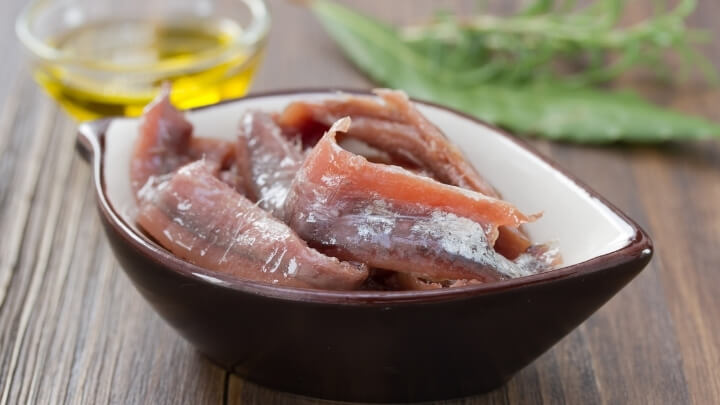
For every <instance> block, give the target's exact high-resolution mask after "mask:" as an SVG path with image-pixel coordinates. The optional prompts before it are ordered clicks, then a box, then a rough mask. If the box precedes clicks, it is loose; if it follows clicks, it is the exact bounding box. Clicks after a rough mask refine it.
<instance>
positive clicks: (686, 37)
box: [310, 0, 720, 143]
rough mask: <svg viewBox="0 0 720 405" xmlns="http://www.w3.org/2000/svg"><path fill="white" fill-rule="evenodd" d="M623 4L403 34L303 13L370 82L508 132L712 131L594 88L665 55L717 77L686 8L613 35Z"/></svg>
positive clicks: (571, 135)
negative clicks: (674, 53)
mask: <svg viewBox="0 0 720 405" xmlns="http://www.w3.org/2000/svg"><path fill="white" fill-rule="evenodd" d="M622 3H623V2H622V1H620V0H597V1H595V2H594V3H593V4H592V5H590V6H589V7H586V8H584V9H581V10H575V9H574V7H572V6H571V7H565V8H564V9H563V8H562V7H559V6H558V5H557V4H555V2H554V1H552V0H539V1H536V2H535V3H534V4H533V5H531V6H530V7H528V8H527V9H525V10H524V11H522V12H520V13H518V14H515V15H513V16H510V17H506V18H500V17H492V16H476V17H472V18H469V19H461V18H458V17H455V16H451V15H447V14H444V15H440V16H438V17H437V18H436V19H435V20H433V21H432V22H430V23H429V24H425V25H421V26H410V27H405V28H403V29H395V28H394V27H392V26H389V25H386V24H384V23H382V22H380V21H377V20H375V19H372V18H370V17H367V16H364V15H362V14H359V13H357V12H355V11H353V10H351V9H348V8H346V7H343V6H340V5H338V4H336V3H334V2H331V1H327V0H315V1H312V2H311V3H310V7H311V8H312V10H313V11H314V12H315V14H316V15H317V16H318V17H319V19H320V21H321V22H322V23H323V25H324V26H325V28H326V30H327V31H328V32H329V33H330V35H331V36H332V37H333V38H334V39H335V41H336V42H337V43H338V44H339V45H340V47H341V48H342V49H343V50H344V52H345V53H346V55H347V56H348V57H349V59H350V60H351V61H353V62H354V63H355V64H356V65H357V66H358V67H359V68H360V69H361V70H363V71H364V72H366V73H367V74H368V75H369V76H370V77H372V78H373V79H374V80H376V81H377V82H379V83H381V84H382V85H386V86H389V87H394V88H400V89H404V90H405V91H407V92H408V93H409V94H410V95H411V96H414V97H417V98H421V99H427V100H431V101H435V102H438V103H443V104H446V105H449V106H451V107H454V108H457V109H459V110H462V111H465V112H467V113H470V114H473V115H475V116H477V117H479V118H481V119H484V120H486V121H488V122H491V123H495V124H497V125H500V126H503V127H506V128H509V129H511V130H514V131H516V132H520V133H526V134H536V135H539V136H544V137H547V138H551V139H560V140H567V141H575V142H585V143H604V142H613V141H626V142H657V141H663V140H668V139H683V138H684V139H691V138H706V137H709V136H712V135H720V126H719V125H717V124H714V123H711V122H708V121H706V120H703V119H700V118H696V117H691V116H686V115H683V114H680V113H677V112H673V111H670V110H667V109H663V108H660V107H657V106H654V105H652V104H650V103H648V102H646V101H644V100H643V99H641V98H640V97H638V96H637V95H635V94H633V93H631V92H611V91H607V90H604V89H599V88H598V87H597V85H598V84H601V83H604V82H607V81H609V80H611V79H614V78H616V77H617V76H618V75H620V74H622V73H623V72H625V71H627V70H628V69H630V68H635V67H638V66H646V67H652V68H653V70H656V71H657V70H658V69H659V68H661V67H663V66H665V65H664V64H663V63H662V56H663V54H664V53H665V51H666V50H668V49H674V50H677V51H679V52H680V54H682V55H684V56H686V57H687V58H688V59H692V60H693V61H694V63H693V64H694V65H696V66H700V67H701V68H703V71H704V73H705V75H706V77H707V78H708V79H709V80H711V81H712V80H716V74H715V71H714V69H713V68H712V66H711V65H710V64H709V63H707V62H706V61H704V59H702V58H701V57H700V56H699V55H698V54H697V53H696V51H695V50H694V49H693V47H692V44H693V43H694V42H695V41H697V40H699V39H702V33H699V32H695V31H691V30H689V29H687V27H686V26H685V24H684V19H685V18H686V17H687V15H688V14H690V13H691V12H692V10H693V9H694V1H692V0H683V1H682V2H681V3H680V4H679V5H678V6H677V7H676V8H674V9H673V10H669V11H667V10H665V11H663V12H662V13H659V14H658V15H656V16H654V17H653V18H651V19H648V20H645V21H643V22H641V23H638V24H636V25H633V26H631V27H627V28H618V27H617V21H618V19H619V16H620V15H621V11H622ZM611 56H615V57H616V60H615V61H614V62H613V61H610V59H611ZM568 66H570V67H575V68H574V69H570V70H569V69H568Z"/></svg>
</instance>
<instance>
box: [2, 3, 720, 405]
mask: <svg viewBox="0 0 720 405" xmlns="http://www.w3.org/2000/svg"><path fill="white" fill-rule="evenodd" d="M24 3H25V1H23V0H9V1H8V0H3V2H2V5H0V50H2V52H3V58H2V63H0V78H2V79H1V80H0V103H1V104H0V105H2V113H1V114H0V241H1V242H0V404H16V403H43V404H45V403H47V404H60V403H88V404H100V403H107V402H111V403H119V404H130V403H148V404H178V403H188V404H204V403H218V404H219V403H233V404H255V403H256V404H269V403H288V404H289V403H301V404H315V403H318V401H315V400H312V399H305V398H298V397H295V396H291V395H287V394H282V393H277V392H273V391H271V390H268V389H266V388H263V387H259V386H257V385H254V384H252V383H250V382H246V381H243V380H242V379H240V378H238V377H236V376H233V375H229V374H228V373H226V372H225V371H223V370H221V369H219V368H217V367H215V366H214V365H212V364H211V363H209V362H208V361H207V360H205V359H204V358H203V357H201V356H200V355H199V354H197V353H196V352H195V350H193V348H192V347H191V346H190V345H189V344H188V343H186V342H185V341H183V340H182V339H181V338H180V337H179V336H178V335H177V334H176V333H175V332H174V331H173V330H171V329H170V328H169V327H168V325H166V324H165V323H164V322H163V321H162V320H161V319H160V318H159V317H158V316H157V315H156V314H155V313H154V312H153V311H152V309H151V308H150V307H149V306H148V305H147V303H146V302H145V301H144V300H143V299H142V298H141V297H140V295H139V294H138V292H137V291H136V290H135V289H134V288H133V286H132V285H131V284H130V283H129V281H128V279H127V278H126V277H125V275H124V274H123V272H122V271H121V269H120V268H119V267H118V264H117V262H116V261H115V259H114V257H113V256H112V254H111V252H110V249H109V246H108V243H107V241H106V239H105V237H104V235H103V233H102V231H101V229H100V224H99V221H98V216H97V214H96V212H95V207H94V204H95V201H94V197H93V195H92V194H91V193H90V190H91V187H90V171H89V170H88V165H87V164H86V163H85V162H83V161H82V160H80V159H79V158H78V157H77V155H76V154H75V152H74V150H73V147H74V142H75V140H74V127H75V124H74V123H73V122H72V121H71V120H70V119H68V118H67V116H66V115H65V114H64V113H63V112H62V111H60V110H58V108H57V107H56V106H55V104H54V103H53V102H52V101H50V100H49V99H48V98H47V97H46V96H45V95H43V94H42V93H41V92H40V91H39V90H38V88H37V87H36V86H35V84H34V83H33V82H32V81H31V79H30V77H29V75H28V73H27V69H26V68H24V65H23V63H22V54H21V51H20V49H19V47H18V45H17V43H16V41H15V38H14V35H13V33H12V24H13V19H14V17H15V16H16V15H17V12H18V10H19V8H20V7H21V5H22V4H24ZM271 3H272V12H273V15H274V29H273V32H272V37H271V41H270V46H269V53H268V55H267V59H266V61H265V63H264V66H263V68H262V72H261V73H260V75H259V77H258V79H257V81H256V83H255V86H254V88H253V91H263V90H267V89H281V88H292V87H307V86H333V85H337V86H344V87H348V86H349V87H367V86H370V83H369V82H368V81H366V80H365V79H364V78H363V76H362V75H361V74H360V73H358V72H357V71H356V70H355V69H353V68H352V67H351V66H350V65H349V64H348V63H347V62H346V61H345V60H343V58H342V57H341V55H340V53H339V52H338V50H337V49H336V48H335V47H334V45H333V43H332V42H331V41H330V40H329V39H328V38H327V37H326V36H325V34H324V33H323V31H322V30H321V28H320V27H319V26H318V25H317V23H316V22H315V21H314V20H313V18H312V17H311V16H310V15H309V13H308V12H307V11H306V10H304V9H302V8H300V7H297V6H293V5H291V4H290V3H288V2H285V1H279V0H277V1H272V2H271ZM356 3H360V2H356ZM448 3H451V4H452V3H453V2H448ZM467 3H468V4H469V3H472V2H471V1H468V2H467ZM495 3H496V4H495V5H496V6H498V7H500V8H501V7H502V6H507V3H505V4H503V3H501V2H499V1H498V2H495ZM434 4H435V5H436V4H437V2H436V3H434ZM434 4H431V2H430V1H418V0H413V1H410V0H404V1H393V2H385V1H380V0H373V1H367V2H362V4H358V5H359V6H361V7H362V8H364V9H366V10H368V11H371V12H374V13H376V14H377V15H381V16H383V17H384V18H387V19H389V20H391V21H394V22H399V21H406V20H410V19H413V18H417V16H420V15H424V14H425V13H426V12H427V11H428V10H430V9H432V8H433V7H434ZM699 8H700V10H699V12H697V13H696V14H695V15H694V16H693V17H692V19H691V20H692V24H693V25H694V26H697V27H703V28H707V29H709V30H711V31H712V32H713V38H714V39H715V43H714V44H712V45H711V46H708V47H707V48H705V49H706V51H707V53H708V55H710V57H711V58H712V59H713V60H714V61H715V62H716V65H720V40H719V39H720V25H718V24H717V21H718V19H720V3H719V2H717V1H715V0H700V5H699ZM648 10H649V7H646V6H645V5H641V4H639V3H637V2H633V12H632V14H633V15H634V16H635V17H637V16H642V15H643V14H645V13H647V12H648ZM655 96H656V98H657V99H658V100H659V101H662V102H663V103H665V104H669V105H672V106H674V107H676V108H678V109H681V110H685V111H689V112H693V113H697V114H701V115H705V116H707V117H709V118H713V119H715V120H716V121H720V109H719V108H718V106H720V91H718V90H714V89H694V90H693V89H688V90H682V91H673V92H663V93H660V94H656V95H655ZM534 143H535V145H536V146H537V147H538V148H539V149H540V150H541V151H542V153H544V154H546V155H549V156H551V157H552V158H553V159H555V160H556V161H558V162H559V163H560V165H561V166H564V167H566V168H568V169H570V171H571V172H573V173H575V174H577V176H579V177H580V178H581V179H583V180H584V181H586V182H587V183H589V184H590V185H591V186H592V187H594V188H595V189H597V190H598V191H600V192H601V193H602V194H604V195H605V196H607V197H608V199H610V201H612V202H614V203H615V204H617V206H619V207H620V208H621V209H623V210H624V211H626V212H627V213H629V214H630V216H631V217H633V218H635V219H636V220H637V221H638V222H639V223H640V224H642V225H643V226H644V227H645V228H646V229H647V231H648V232H649V233H650V235H651V236H652V237H653V238H654V241H655V244H656V249H657V253H656V256H655V259H654V260H653V261H652V263H651V265H650V266H649V267H648V268H647V269H646V270H645V271H644V272H643V273H642V274H641V275H640V276H639V277H638V278H637V279H636V280H635V281H633V282H632V283H631V284H630V285H629V286H628V287H627V288H625V289H624V290H623V291H622V292H620V293H619V294H618V295H617V296H616V297H615V298H613V299H612V300H611V301H610V302H609V303H608V304H607V305H605V306H604V307H603V308H602V309H601V310H600V311H598V312H597V313H596V314H595V315H593V316H592V317H591V318H590V319H589V320H588V321H587V322H585V323H584V324H582V325H581V326H580V327H579V328H578V329H576V330H575V331H574V332H572V333H571V334H570V335H568V336H567V337H566V338H565V339H563V340H562V341H561V342H560V343H559V344H557V345H556V346H555V347H553V348H552V349H551V350H550V351H549V352H547V353H545V354H544V355H543V356H542V357H540V358H539V359H538V360H537V361H536V362H534V363H533V364H531V365H530V366H528V367H527V368H525V369H524V370H522V371H521V372H520V373H519V374H518V375H517V376H516V377H515V378H513V379H512V380H511V381H510V382H509V383H508V384H507V385H506V386H504V387H503V388H500V389H498V390H496V391H494V392H491V393H489V394H487V395H483V396H478V397H474V398H469V399H466V400H463V401H458V402H453V401H450V402H448V404H453V403H457V404H460V403H463V404H486V403H488V404H505V403H529V404H535V403H547V404H551V403H552V404H556V403H568V404H592V403H608V404H619V403H634V404H686V403H687V404H689V403H694V404H703V405H704V404H717V403H720V143H718V142H717V141H715V142H713V141H707V142H697V143H688V144H671V145H665V146H657V147H652V146H647V147H643V146H637V147H621V146H618V147H592V148H591V147H581V146H571V145H559V144H550V143H546V142H540V141H534Z"/></svg>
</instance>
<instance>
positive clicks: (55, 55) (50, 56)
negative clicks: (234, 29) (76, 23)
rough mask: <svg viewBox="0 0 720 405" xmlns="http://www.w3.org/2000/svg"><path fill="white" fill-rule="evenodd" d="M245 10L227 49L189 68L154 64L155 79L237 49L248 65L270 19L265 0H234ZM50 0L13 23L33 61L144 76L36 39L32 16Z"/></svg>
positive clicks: (30, 6) (141, 68) (134, 68)
mask: <svg viewBox="0 0 720 405" xmlns="http://www.w3.org/2000/svg"><path fill="white" fill-rule="evenodd" d="M235 1H237V2H238V3H242V4H244V5H245V7H247V9H248V10H249V12H250V15H251V19H250V22H249V23H248V24H247V26H246V27H243V33H242V35H240V36H238V37H237V38H236V39H235V40H234V41H233V42H232V43H231V44H230V45H229V46H228V47H227V48H225V49H222V50H220V51H219V52H211V53H208V54H203V55H202V58H199V60H198V61H197V62H194V63H193V64H192V65H188V66H185V65H183V66H157V64H154V67H153V71H154V73H156V74H158V75H168V74H179V73H182V72H186V71H189V70H193V69H197V68H198V67H200V66H205V65H213V64H218V63H222V62H224V61H225V60H226V59H228V58H231V57H232V55H233V52H234V51H235V50H236V49H239V48H242V49H248V50H250V52H249V54H248V56H247V58H246V59H245V61H243V63H242V66H245V65H247V64H248V63H251V61H252V59H253V57H254V56H255V55H256V54H257V53H258V52H260V51H261V49H262V46H263V44H264V43H265V41H266V40H267V37H268V33H269V31H270V25H271V17H270V12H269V10H268V6H267V4H266V2H265V0H235ZM48 3H49V0H31V1H29V2H28V3H27V4H26V5H25V6H24V7H23V8H22V10H21V11H20V14H18V16H17V19H16V20H15V35H16V36H17V37H18V39H19V40H20V43H22V44H23V46H24V47H25V49H27V50H28V51H29V52H30V53H31V54H32V55H33V57H34V58H37V59H38V60H40V61H42V62H45V63H47V62H53V63H58V64H66V65H74V66H82V67H83V69H87V70H92V71H95V72H102V73H117V72H122V73H123V74H126V75H127V74H140V75H144V74H146V73H147V65H145V64H138V65H128V64H122V63H114V62H111V61H105V60H96V59H87V58H79V57H75V56H73V55H71V54H68V53H67V52H64V51H62V50H60V49H58V48H57V47H55V46H52V45H50V44H48V43H46V42H45V41H43V40H42V39H39V38H38V37H37V36H36V35H35V34H34V33H33V30H32V28H31V23H32V21H33V18H36V17H34V14H35V13H39V12H40V11H39V9H41V8H42V7H43V6H46V7H47V4H48Z"/></svg>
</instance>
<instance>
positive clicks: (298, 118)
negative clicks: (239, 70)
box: [277, 89, 530, 259]
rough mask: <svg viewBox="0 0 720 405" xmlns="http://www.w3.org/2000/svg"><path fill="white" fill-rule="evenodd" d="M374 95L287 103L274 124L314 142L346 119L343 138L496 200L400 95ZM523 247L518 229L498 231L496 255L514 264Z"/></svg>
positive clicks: (525, 242) (385, 92)
mask: <svg viewBox="0 0 720 405" xmlns="http://www.w3.org/2000/svg"><path fill="white" fill-rule="evenodd" d="M375 93H376V94H377V95H378V96H380V97H381V98H382V99H383V101H384V104H383V103H379V102H377V101H375V100H372V99H369V98H367V97H347V98H345V99H342V100H337V99H335V100H332V99H331V100H326V101H323V102H320V103H311V102H303V101H297V102H294V103H292V104H290V105H289V106H288V107H287V108H286V109H285V111H283V113H282V114H280V115H279V116H278V117H277V121H278V123H279V124H280V125H281V126H282V127H283V128H284V129H286V130H287V131H289V132H293V131H294V132H296V133H297V132H299V133H300V134H302V135H303V136H304V137H305V138H310V139H315V138H316V136H317V135H316V134H317V133H318V131H319V130H323V129H327V128H329V127H330V125H332V124H333V123H334V122H335V121H337V120H338V119H340V118H342V117H344V116H349V117H350V118H351V119H352V120H353V125H352V127H351V128H350V129H349V131H348V133H347V136H349V137H352V138H356V139H359V140H362V141H363V142H365V143H367V144H368V145H370V146H373V147H375V148H378V149H380V150H383V151H386V152H388V153H389V154H391V155H394V156H395V157H396V159H405V160H409V161H410V162H413V163H414V164H416V165H418V166H420V167H421V168H423V169H425V170H426V171H427V172H428V173H430V174H431V175H432V177H433V178H435V179H436V180H438V181H440V182H443V183H446V184H451V185H454V186H458V187H463V188H466V189H469V190H473V191H477V192H480V193H482V194H485V195H487V196H490V197H495V198H500V195H499V194H498V193H497V191H496V190H495V189H494V188H493V187H492V186H491V185H490V184H489V183H488V182H487V181H486V180H485V179H484V178H483V177H482V176H481V175H480V174H479V173H478V172H477V170H475V168H474V167H473V166H472V165H471V164H470V163H469V162H468V161H467V160H466V159H465V157H464V156H463V154H462V153H461V152H460V150H459V149H458V148H457V147H456V146H455V145H453V144H452V143H451V142H450V141H449V140H448V139H447V138H446V137H445V135H444V134H443V133H442V132H441V131H440V130H439V129H438V128H437V127H436V126H435V125H433V124H432V123H431V122H430V121H429V120H428V119H427V118H425V116H423V115H422V114H421V113H420V112H419V111H418V110H417V109H416V108H415V107H414V106H413V105H412V103H411V102H410V101H409V99H408V97H407V95H406V94H405V93H404V92H402V91H397V90H387V89H378V90H375ZM320 133H322V132H320ZM304 141H306V139H305V140H304ZM528 247H530V240H529V239H528V238H527V236H525V235H524V234H523V233H522V231H520V230H519V229H518V228H516V227H510V226H507V227H501V229H500V237H499V240H498V246H497V247H496V250H497V251H498V252H500V253H501V254H503V255H504V256H506V257H508V258H510V259H514V258H516V257H517V256H518V255H520V254H521V253H522V252H524V251H525V250H527V249H528Z"/></svg>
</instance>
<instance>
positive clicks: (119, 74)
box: [16, 0, 270, 120]
mask: <svg viewBox="0 0 720 405" xmlns="http://www.w3.org/2000/svg"><path fill="white" fill-rule="evenodd" d="M269 27H270V16H269V13H268V10H267V7H266V5H265V3H264V2H263V1H262V0H172V1H167V0H122V1H111V0H34V1H32V2H30V3H29V4H28V5H27V6H26V7H25V9H24V10H23V12H22V13H21V14H20V16H19V17H18V20H17V23H16V31H17V35H18V37H19V38H20V41H21V42H22V43H23V45H24V46H25V48H26V49H27V50H28V52H29V53H30V58H31V63H32V69H33V74H34V77H35V79H36V80H37V81H38V83H39V84H40V85H42V87H43V88H44V89H45V90H46V91H47V92H48V93H49V94H50V95H51V96H52V97H53V98H55V99H56V100H57V101H58V102H59V103H60V104H61V105H62V106H63V107H64V108H65V109H66V110H67V111H68V112H69V113H70V115H72V116H73V117H75V118H76V119H78V120H89V119H95V118H99V117H106V116H137V115H139V114H140V113H141V112H142V109H143V107H144V106H145V105H146V104H147V103H148V102H149V101H150V100H152V98H153V97H154V96H155V95H156V94H157V92H158V90H159V89H160V87H161V86H162V85H163V83H165V82H170V83H171V84H172V86H173V103H174V104H176V105H177V106H178V107H180V108H191V107H197V106H202V105H207V104H212V103H216V102H218V101H221V100H224V99H228V98H235V97H240V96H243V95H244V94H245V93H246V92H247V90H248V88H249V86H250V84H251V81H252V78H253V76H254V74H255V71H256V69H257V67H258V65H259V62H260V60H261V58H262V53H263V50H264V47H265V43H266V39H267V34H268V31H269Z"/></svg>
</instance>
